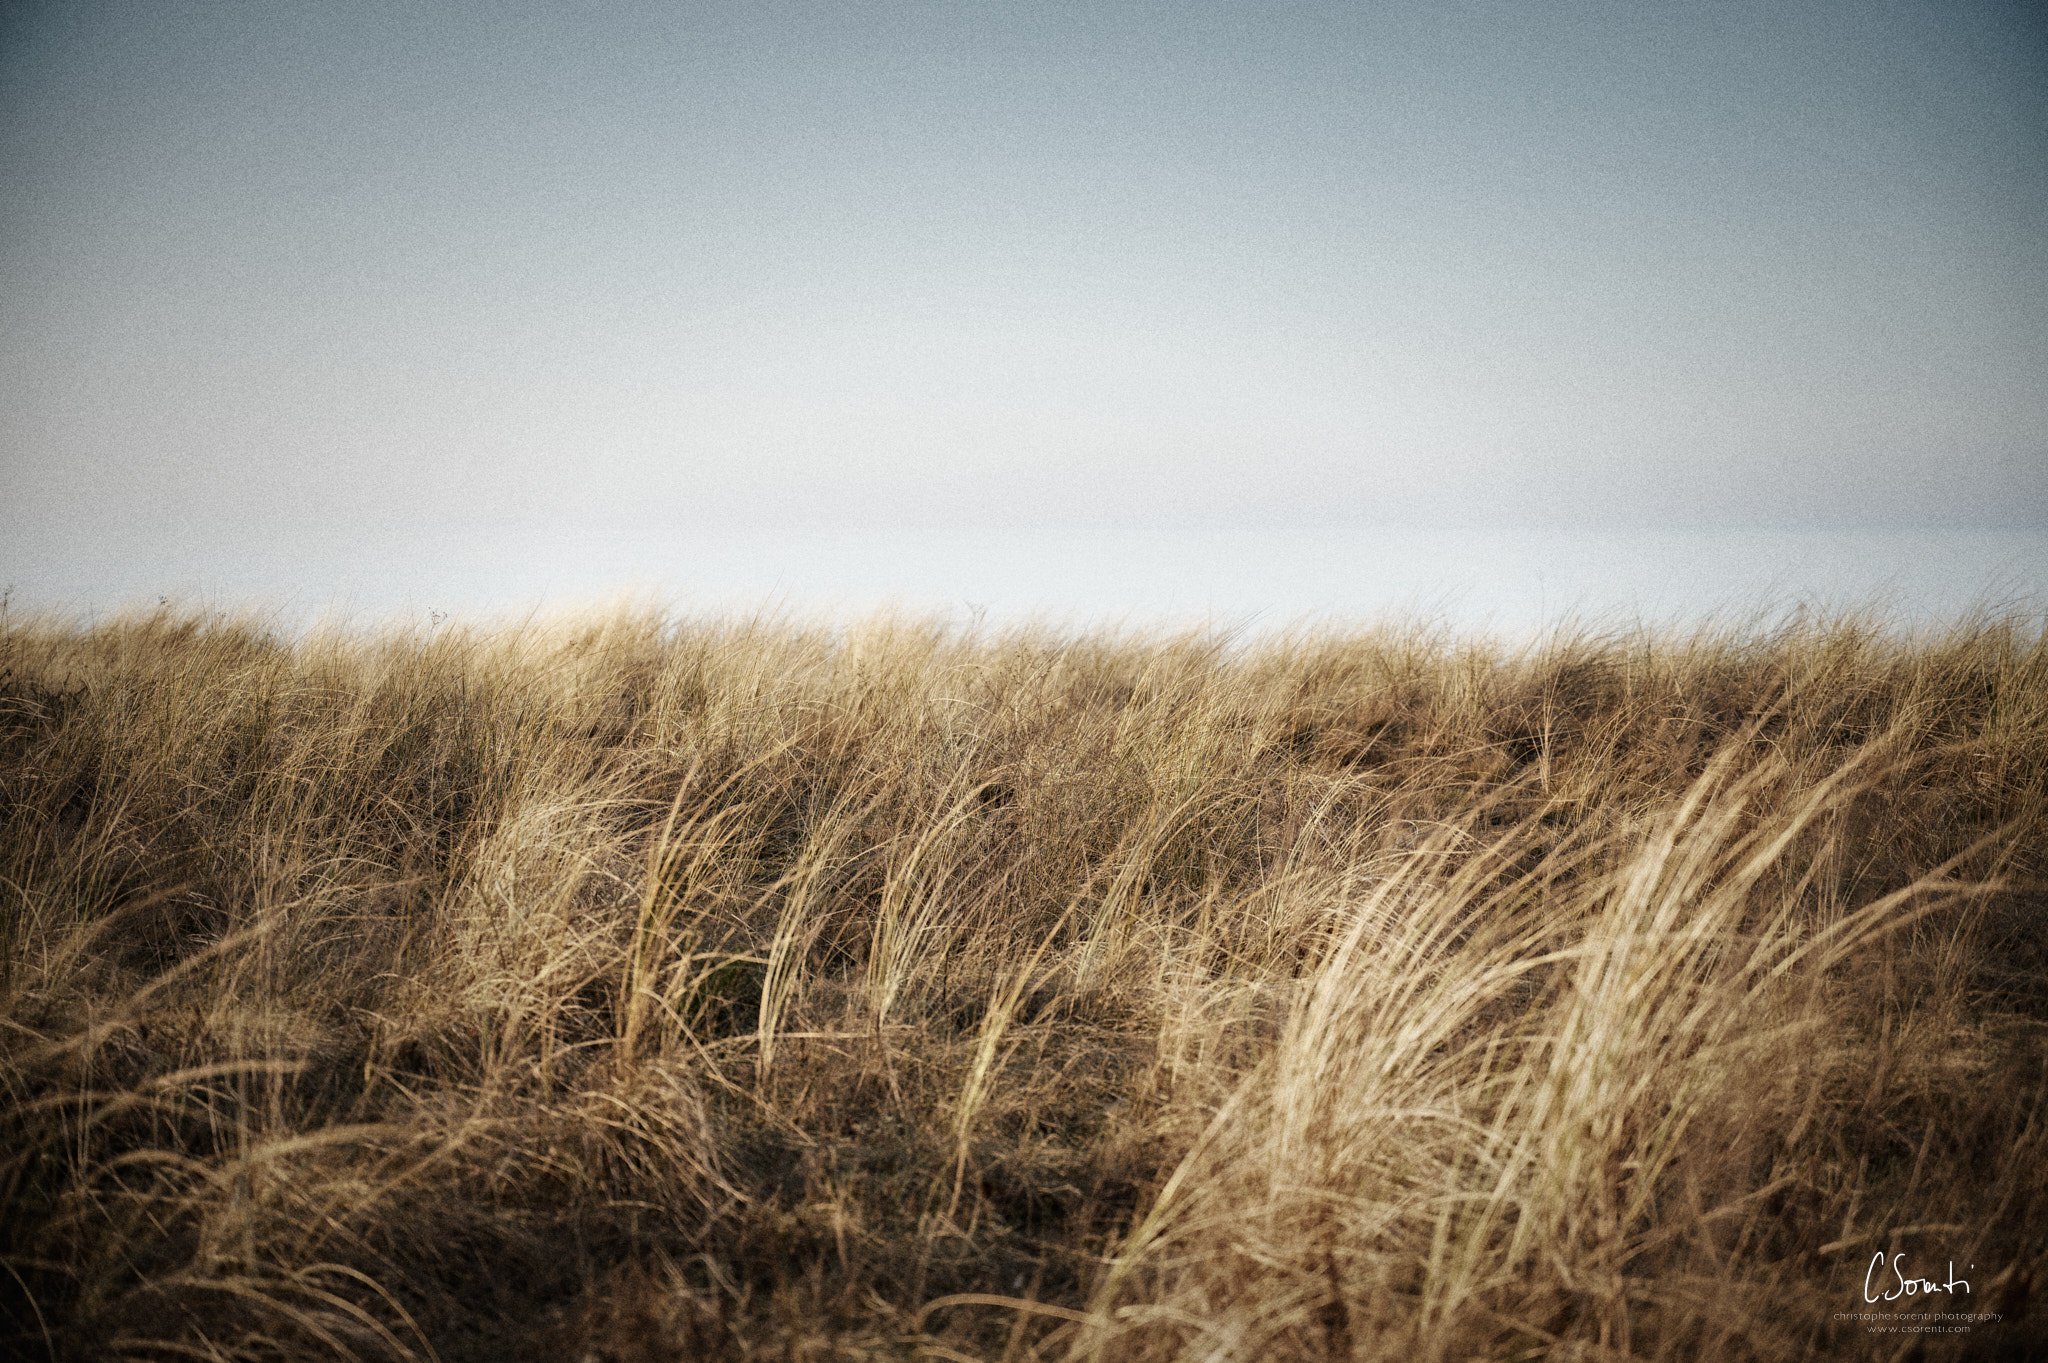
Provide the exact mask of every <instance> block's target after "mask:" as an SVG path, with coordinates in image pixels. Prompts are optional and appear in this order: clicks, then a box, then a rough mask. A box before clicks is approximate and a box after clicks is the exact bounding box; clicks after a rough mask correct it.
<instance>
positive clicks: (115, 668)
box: [0, 612, 2048, 1363]
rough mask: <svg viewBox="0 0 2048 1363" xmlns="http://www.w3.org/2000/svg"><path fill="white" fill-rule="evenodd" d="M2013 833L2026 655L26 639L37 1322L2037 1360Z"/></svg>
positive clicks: (568, 631) (737, 632)
mask: <svg viewBox="0 0 2048 1363" xmlns="http://www.w3.org/2000/svg"><path fill="white" fill-rule="evenodd" d="M2044 797H2048V645H2044V641H2043V636H2042V633H2041V631H2040V628H2039V626H2038V625H2037V624H2036V623H2035V622H2032V621H2028V620H1984V621H1978V622H1974V623H1971V624H1968V625H1965V626H1958V627H1957V628H1956V629H1954V630H1952V631H1950V632H1949V633H1947V634H1945V635H1943V636H1941V637H1938V638H1918V639H1906V638H1903V637H1899V636H1896V635H1894V634H1891V633H1887V632H1886V631H1884V630H1882V629H1878V628H1874V627H1871V626H1868V625H1859V624H1857V623H1855V622H1847V621H1845V622H1835V623H1829V624H1818V625H1816V624H1806V625H1788V626H1785V627H1782V628H1773V629H1765V630H1750V631H1747V632H1740V631H1728V632H1723V633H1719V634H1701V635H1698V636H1693V637H1676V636H1670V637H1663V636H1649V635H1615V636H1612V637H1602V636H1593V635H1568V634H1561V635H1557V636H1554V637H1552V638H1551V639H1549V640H1548V641H1547V642H1545V643H1543V644H1542V645H1540V646H1537V647H1534V648H1531V649H1528V650H1523V651H1515V652H1511V651H1508V650H1506V649H1503V648H1498V647H1492V646H1486V645H1481V644H1474V643H1469V642H1460V641H1458V640H1454V639H1449V638H1445V637H1440V636H1436V635H1433V634H1430V633H1428V632H1425V631H1413V632H1407V633H1403V632H1398V631H1383V632H1378V633H1369V634H1360V635H1357V636H1352V637H1316V638H1300V639H1295V640H1291V641H1273V642H1268V643H1263V644H1259V645H1257V646H1237V645H1233V644H1231V643H1229V642H1228V641H1226V640H1223V639H1219V638H1214V637H1207V636H1192V635H1191V636H1183V637H1156V638H1139V637H1128V638H1120V637H1111V636H1093V637H1064V636H1054V635H1051V634H1046V633H1035V632H1031V631H1018V632H1012V633H1004V634H995V633H961V632H957V631H948V630H946V629H943V628H940V627H937V626H933V625H925V624H919V623H913V622H903V621H889V620H880V621H875V622H870V623H868V624H865V625H862V626H860V627H857V628H853V629H851V630H839V631H834V630H826V629H817V628H802V627H797V626H794V625H788V624H782V623H773V622H769V623H759V622H757V623H751V624H749V623H730V624H722V625H721V624H706V623H692V624H675V623H669V622H664V621H662V620H659V619H654V618H647V617H641V616H635V615H631V614H623V615H619V616H617V617H613V618H601V619H592V620H589V621H586V622H583V623H579V624H575V625H573V626H566V625H565V626H550V627H545V628H544V627H539V626H529V627H525V628H508V629H502V630H495V631H490V630H486V631H467V630H463V629H459V628H452V627H443V628H440V629H437V630H435V631H432V632H429V633H406V632H402V631H400V632H387V633H382V634H361V633H349V632H333V633H328V634H320V635H314V636H310V637H303V638H297V639H287V638H283V637H279V636H276V635H273V634H271V633H268V632H266V631H265V630H264V629H262V628H260V627H257V626H254V625H250V624H248V623H239V622H236V621H233V620H228V619H220V618H200V617H186V616H179V615H176V614H173V613H168V612H159V613H157V614H154V615H150V616H146V617H134V618H127V619H122V620H118V621H115V622H112V623H105V624H100V625H97V626H93V627H90V628H85V627H72V626H67V625H64V624H61V623H57V622H50V621H40V622H39V621H23V620H21V619H20V618H18V617H17V618H15V619H13V620H11V621H7V622H6V623H5V624H4V627H0V828H4V833H0V948H4V950H0V1268H4V1272H0V1352H7V1353H10V1354H11V1355H12V1356H20V1357H25V1358H34V1357H40V1356H44V1355H47V1356H49V1357H52V1358H57V1359H151V1360H156V1359H165V1360H168V1359H194V1358H196V1359H210V1360H241V1359H249V1360H256V1359H272V1358H338V1359H346V1358H354V1359H365V1360H368V1359H415V1358H416V1359H430V1358H438V1359H442V1360H446V1361H447V1363H456V1361H457V1360H465V1359H475V1360H498V1359H522V1358H530V1359H557V1358H559V1359H579V1358H592V1359H615V1360H620V1361H621V1363H625V1361H627V1360H641V1359H648V1360H652V1359H692V1358H706V1359H711V1358H733V1359H742V1358H759V1359H828V1358H845V1359H854V1358H875V1359H907V1358H913V1357H925V1358H941V1359H945V1358H950V1359H970V1360H986V1361H987V1363H994V1361H995V1360H998V1359H1000V1360H1003V1361H1004V1363H1023V1361H1025V1360H1036V1361H1037V1363H1079V1361H1080V1360H1098V1361H1100V1363H1116V1361H1119V1360H1138V1361H1140V1363H1144V1361H1146V1360H1162V1361H1163V1360H1169V1359H1174V1360H1179V1359H1187V1360H1196V1359H1200V1360H1213V1361H1214V1363H1263V1361H1264V1360H1281V1361H1284V1360H1296V1359H1304V1360H1306V1359H1313V1360H1329V1359H1379V1358H1397V1359H1401V1360H1404V1361H1408V1363H1413V1361H1417V1360H1435V1359H1442V1360H1463V1359H1537V1358H1555V1359H1565V1358H1614V1359H1620V1358H1645V1359H1676V1358H1703V1359H1760V1360H1775V1359H1796V1358H1808V1357H1831V1356H1869V1357H1899V1356H1904V1354H1905V1351H1906V1350H1907V1349H1909V1348H1918V1349H1921V1350H1923V1351H1925V1352H1926V1353H1930V1354H1935V1355H1947V1354H1954V1353H1969V1354H1972V1355H1976V1356H1999V1355H2003V1356H2009V1357H2014V1358H2021V1357H2028V1356H2036V1355H2035V1351H2037V1350H2041V1349H2043V1348H2044V1341H2048V1336H2044V1335H2043V1334H2042V1333H2041V1330H2040V1327H2039V1326H2038V1325H2037V1324H2035V1323H2034V1320H2033V1317H2032V1316H2031V1315H2030V1314H2029V1313H2028V1311H2027V1309H2026V1306H2027V1300H2026V1299H2027V1296H2028V1293H2029V1289H2030V1286H2031V1285H2032V1284H2034V1283H2037V1282H2038V1281H2039V1280H2040V1276H2041V1274H2042V1272H2043V1271H2044V1269H2048V1174H2044V1173H2043V1171H2044V1170H2048V1128H2044V1118H2048V1106H2044V1101H2043V1100H2044V1097H2048V1064H2044V1058H2048V1032H2044V1028H2043V1023H2044V1021H2048V975H2044V970H2048V951H2044V946H2048V917H2044V908H2048V900H2044V897H2043V894H2042V890H2041V876H2042V870H2043V867H2042V864H2041V863H2042V859H2043V855H2044V853H2048V803H2044ZM1894 1251H1903V1252H1905V1253H1906V1255H1907V1259H1906V1261H1905V1262H1906V1264H1907V1266H1908V1268H1909V1271H1913V1272H1916V1273H1918V1274H1921V1275H1924V1276H1928V1277H1933V1278H1941V1277H1942V1276H1943V1272H1942V1271H1943V1269H1944V1268H1945V1267H1946V1265H1947V1263H1948V1261H1950V1260H1953V1261H1954V1263H1955V1265H1956V1268H1957V1272H1958V1274H1959V1275H1960V1276H1963V1277H1966V1278H1967V1279H1968V1280H1969V1282H1970V1283H1971V1290H1970V1293H1969V1294H1968V1295H1967V1296H1965V1295H1963V1294H1960V1293H1959V1294H1957V1295H1956V1296H1955V1298H1954V1299H1953V1302H1951V1299H1950V1298H1949V1297H1948V1296H1947V1295H1943V1296H1940V1297H1937V1298H1935V1299H1934V1300H1933V1302H1932V1303H1929V1302H1928V1301H1927V1300H1926V1299H1924V1298H1916V1299H1914V1300H1912V1301H1909V1302H1903V1303H1894V1304H1890V1305H1884V1304H1880V1305H1877V1306H1874V1307H1873V1306H1870V1305H1868V1304H1866V1303H1865V1302H1864V1300H1863V1285H1864V1281H1865V1271H1866V1268H1867V1266H1868V1265H1869V1263H1870V1261H1871V1258H1872V1256H1873V1255H1874V1254H1878V1253H1891V1252H1894ZM1965 1266H1969V1267H1965ZM1877 1281H1878V1282H1879V1284H1880V1285H1888V1284H1889V1283H1891V1282H1892V1281H1893V1280H1892V1279H1889V1278H1884V1277H1880V1278H1879V1279H1878V1280H1877ZM1902 1307H1910V1308H1913V1309H1935V1310H1952V1311H1959V1312H1960V1311H1977V1312H1996V1313H1998V1314H2000V1315H2002V1316H2003V1317H2004V1319H2002V1320H2000V1321H1998V1322H1996V1323H1994V1324H1982V1325H1978V1326H1977V1327H1975V1328H1974V1329H1973V1330H1971V1331H1969V1332H1968V1333H1962V1334H1942V1335H1914V1336H1894V1335H1875V1334H1872V1333H1870V1332H1869V1330H1868V1328H1867V1326H1866V1325H1865V1324H1864V1323H1862V1322H1858V1321H1853V1320H1849V1319H1846V1318H1844V1316H1843V1314H1842V1313H1847V1312H1855V1311H1867V1310H1896V1309H1901V1308H1902Z"/></svg>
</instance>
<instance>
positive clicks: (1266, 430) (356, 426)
mask: <svg viewBox="0 0 2048 1363" xmlns="http://www.w3.org/2000/svg"><path fill="white" fill-rule="evenodd" d="M5 16H6V17H5V19H4V20H0V54H4V55H0V185H4V192H0V291H4V293H0V296H4V299H5V304H4V307H5V313H6V316H7V319H8V321H7V325H6V326H5V327H4V329H0V388H4V391H6V392H7V393H8V394H9V395H10V397H9V400H8V402H7V403H6V404H5V407H4V411H0V459H4V461H5V467H4V470H0V472H4V475H5V482H6V487H7V491H6V493H5V495H4V496H0V576H5V577H6V578H7V579H8V580H10V581H16V582H20V583H25V584H27V585H28V587H29V588H30V589H31V590H32V591H42V592H44V593H45V594H47V595H51V596H53V598H54V597H62V598H63V599H64V600H66V601H69V602H73V603H78V602H94V603H99V602H107V603H110V602H112V601H114V600H116V599H126V598H130V597H135V596H138V595H147V594H149V593H150V592H152V591H153V590H155V589H156V588H157V587H158V586H159V584H161V585H162V586H163V587H164V588H166V589H172V588H175V589H190V588H195V587H201V588H211V589H215V590H218V591H222V592H227V593H230V594H232V593H235V592H248V591H258V590H260V589H261V587H262V585H263V584H264V583H267V582H272V581H275V582H277V583H278V584H279V585H280V586H281V587H283V588H285V589H288V590H290V591H293V592H296V593H299V594H300V595H302V596H306V595H313V596H317V595H319V594H320V592H321V591H322V590H323V587H324V584H329V583H340V582H342V581H344V580H345V579H349V578H350V575H351V574H352V573H354V574H357V575H358V576H360V574H361V571H362V564H361V562H360V560H361V558H362V556H363V555H365V554H370V553H376V554H379V555H383V556H385V557H386V558H387V559H389V558H391V557H394V556H395V557H396V558H398V559H400V560H402V561H403V562H404V563H405V564H406V565H407V567H406V570H405V571H406V573H407V574H409V575H410V579H409V580H412V581H415V582H417V583H419V584H422V590H424V591H427V592H431V590H432V587H433V584H434V583H435V581H436V579H437V575H438V576H440V577H442V578H446V579H447V580H449V581H450V582H451V583H452V582H453V581H454V579H455V578H457V577H461V578H462V579H463V580H464V581H470V580H471V579H473V578H476V577H478V576H479V575H480V576H481V577H482V578H483V579H484V580H491V579H494V578H495V579H496V580H498V581H500V582H501V583H502V584H504V585H503V586H502V587H501V589H500V591H499V593H498V597H497V598H495V599H500V603H501V604H503V603H504V602H505V601H509V600H511V599H512V598H513V597H516V596H517V594H518V593H519V592H521V591H525V592H531V591H536V590H540V589H541V587H543V586H544V585H545V583H544V582H543V581H542V580H541V579H534V578H530V577H522V576H521V572H522V570H524V569H526V568H529V567H530V566H531V565H533V564H534V563H537V562H552V561H555V560H563V561H565V562H570V563H571V566H575V565H587V563H588V562H589V561H590V555H589V553H588V552H586V550H587V546H589V545H590V544H593V543H596V544H603V545H607V546H609V547H610V551H611V559H608V560H607V561H608V562H609V561H613V560H616V562H617V563H618V564H619V565H620V567H619V577H620V581H621V584H622V585H624V583H625V582H626V580H627V579H632V580H633V581H634V582H635V583H637V584H639V585H643V586H644V585H647V584H649V583H650V582H652V583H653V584H654V585H655V586H657V587H659V585H660V581H661V580H662V578H663V575H664V574H667V575H669V576H671V577H674V578H675V580H676V581H678V582H682V581H683V579H685V578H687V576H688V563H689V555H688V546H689V545H690V544H691V543H693V542H697V541H706V540H708V539H710V538H712V537H716V536H721V535H723V536H728V537H729V536H731V535H732V534H733V533H734V532H735V531H744V532H745V533H746V534H747V535H750V536H753V537H754V539H753V540H752V541H750V542H751V543H754V544H755V545H756V551H758V552H759V553H760V554H761V555H762V556H763V557H764V561H766V562H767V563H768V565H769V566H771V567H772V566H773V562H774V560H776V558H777V556H778V555H780V554H783V553H785V552H786V553H787V554H788V555H789V556H791V558H792V561H797V560H800V559H802V557H803V554H804V552H805V550H804V545H805V544H806V543H810V542H813V541H814V540H815V539H816V537H817V536H820V535H831V536H840V537H845V536H847V535H856V536H870V537H875V538H876V539H877V540H878V541H891V540H907V541H912V542H914V541H916V540H917V538H918V537H920V536H933V535H945V536H953V537H961V536H965V537H967V538H968V539H972V538H974V537H977V536H979V537H983V538H984V539H985V538H987V537H992V536H993V537H1002V536H1010V537H1012V538H1015V537H1019V536H1022V537H1026V538H1028V537H1031V536H1045V535H1054V536H1058V535H1071V534H1081V535H1087V536H1094V537H1097V538H1099V539H1101V540H1103V541H1104V542H1117V541H1118V539H1119V537H1123V539H1124V540H1126V541H1128V542H1129V543H1130V544H1133V545H1135V544H1138V543H1140V542H1143V543H1148V544H1149V543H1157V542H1161V541H1160V537H1161V536H1165V537H1168V538H1169V539H1170V538H1171V537H1173V536H1175V535H1179V536H1182V537H1183V539H1184V540H1185V541H1186V542H1187V543H1193V542H1194V541H1195V540H1197V539H1200V538H1201V537H1203V536H1210V537H1212V538H1213V537H1214V536H1217V535H1222V536H1226V537H1229V536H1240V537H1241V536H1245V535H1252V536H1259V535H1264V536H1267V537H1269V538H1271V539H1274V540H1275V541H1276V542H1281V541H1284V540H1286V539H1287V538H1288V537H1289V536H1295V535H1314V536H1321V537H1323V538H1324V539H1326V540H1327V539H1328V538H1329V537H1331V536H1338V537H1341V536H1344V535H1347V534H1349V535H1360V536H1364V535H1369V534H1372V533H1385V532H1398V533H1400V534H1403V535H1423V536H1426V535H1428V534H1429V533H1431V532H1434V531H1441V532H1443V533H1444V534H1446V535H1463V536H1468V537H1469V536H1471V535H1473V534H1484V533H1487V532H1488V531H1490V530H1499V531H1500V532H1502V533H1512V534H1515V535H1522V536H1526V535H1528V534H1531V533H1539V532H1541V533H1551V532H1554V533H1556V534H1558V535H1564V536H1569V535H1574V534H1580V535H1583V534H1588V533H1591V534H1608V535H1613V534H1636V533H1640V532H1644V531H1651V532H1669V533H1673V534H1687V535H1694V536H1697V535H1698V534H1700V533H1702V532H1726V533H1731V534H1732V533H1738V532H1739V533H1749V532H1763V531H1768V532H1773V533H1805V532H1811V533H1823V532H1825V533H1830V534H1837V535H1839V534H1842V533H1852V532H1853V533H1858V534H1868V533H1883V532H1896V533H1899V534H1909V533H1910V534H1924V533H1934V534H1942V533H1947V534H1953V535H1956V536H1960V537H1965V538H1967V537H1969V536H1973V535H1974V536H1979V537H1980V538H1981V537H1982V536H1983V535H1986V534H1990V535H1994V536H1998V535H2003V536H2006V537H2007V538H2008V539H2010V538H2011V537H2013V536H2018V537H2020V540H2022V541H2024V540H2025V539H2026V537H2028V536H2038V535H2040V534H2041V533H2042V532H2043V531H2044V530H2048V478H2044V476H2043V474H2044V471H2048V383H2043V381H2042V377H2041V376H2042V375H2044V374H2048V238H2044V227H2043V224H2044V223H2048V74H2044V73H2048V30H2044V29H2043V27H2042V21H2041V20H2040V19H2039V18H2038V17H2034V16H2033V15H2032V14H2031V12H2030V11H2029V10H2028V9H2027V8H2025V7H2022V6H2018V5H2011V6H1998V5H1979V4H1969V3H1945V4H1881V3H1875V4H1874V3H1856V4H1839V5H1836V4H1817V3H1784V4H1726V5H1699V4H1686V5H1645V4H1593V3H1561V4H1553V5H1529V4H1497V5H1496V4H1415V5H1399V4H1396V5H1384V6H1374V5H1329V4H1299V5H1259V6H1249V5H1241V6H1226V5H1213V4H1202V3H1175V4H1157V5H1151V4H1122V3H1102V4H1089V5H1052V4H1008V5H993V4H967V3H949V4H858V3H855V4H829V5H785V4H774V3H767V4H746V5H730V6H718V5H690V4H683V5H673V4H671V5H633V4H612V5H568V4H561V5H553V6H530V7H529V6H517V5H504V6H500V5H492V6H481V5H479V6H457V5H425V6H420V5H401V4H367V3H341V4H333V5H324V6H274V5H258V4H237V3H220V4H197V3H193V4H185V3H149V4H100V3H73V4H26V5H15V6H13V7H12V8H10V9H8V10H6V11H5ZM777 536H780V537H782V538H781V539H779V540H778V539H777ZM1418 542H1426V540H1424V541H1418ZM1958 542H1959V543H1960V542H1961V541H1960V540H1959V541H1958ZM2000 542H2001V543H2003V542H2005V541H2000ZM2016 542H2017V541H2016ZM778 544H779V545H781V546H782V547H781V548H778V547H777V546H778ZM620 546H625V547H624V548H623V549H621V548H620ZM634 546H638V548H635V547H634ZM764 571H765V570H764ZM940 571H942V570H940ZM390 574H391V569H390V565H389V563H388V562H387V563H386V564H384V565H381V566H379V567H378V568H377V570H376V575H377V576H378V580H379V581H384V580H386V579H387V578H389V577H390ZM677 575H680V576H677ZM769 577H772V574H770V575H769ZM586 579H590V581H585V580H586ZM549 580H552V579H549ZM765 580H768V578H764V581H765ZM806 580H808V579H806ZM579 582H582V583H583V584H584V585H586V586H589V585H597V584H596V583H595V580H594V579H592V575H591V574H590V573H589V572H587V571H582V572H580V576H579ZM1789 585H1790V586H1791V587H1792V588H1794V589H1796V588H1797V587H1798V585H1799V584H1798V581H1797V578H1796V575H1795V577H1794V578H1793V579H1792V580H1791V581H1790V584H1789ZM379 590H382V589H379ZM449 590H451V591H453V590H455V589H454V588H453V587H452V586H451V587H450V589H449ZM1018 590H1019V591H1020V592H1021V593H1022V595H1024V596H1026V597H1028V596H1029V594H1030V586H1029V583H1028V581H1026V582H1024V583H1023V584H1022V585H1020V587H1019V589H1018ZM489 595H490V593H488V592H485V593H482V594H481V595H479V596H477V599H479V600H481V599H483V597H484V596H489ZM1105 604H1108V605H1114V604H1115V602H1114V600H1113V599H1110V598H1105Z"/></svg>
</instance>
